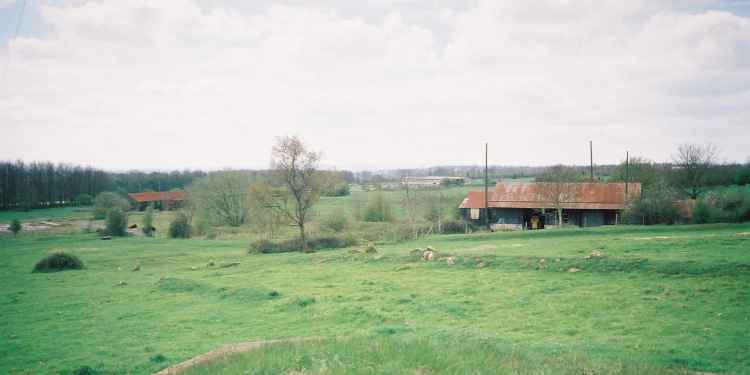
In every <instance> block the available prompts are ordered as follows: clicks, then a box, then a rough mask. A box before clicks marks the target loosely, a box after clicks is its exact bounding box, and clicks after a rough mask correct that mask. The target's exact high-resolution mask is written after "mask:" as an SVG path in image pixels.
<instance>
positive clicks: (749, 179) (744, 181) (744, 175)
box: [734, 165, 750, 185]
mask: <svg viewBox="0 0 750 375" xmlns="http://www.w3.org/2000/svg"><path fill="white" fill-rule="evenodd" d="M734 183H735V184H737V185H750V165H745V166H743V167H742V168H741V169H740V170H739V171H737V174H736V175H735V176H734Z"/></svg>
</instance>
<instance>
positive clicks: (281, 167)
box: [270, 136, 324, 252]
mask: <svg viewBox="0 0 750 375" xmlns="http://www.w3.org/2000/svg"><path fill="white" fill-rule="evenodd" d="M320 156H321V154H320V152H315V151H312V150H310V149H309V148H308V147H307V145H305V143H304V142H303V141H302V140H301V139H300V138H299V137H296V136H286V137H282V138H279V139H278V140H277V141H276V145H274V146H273V149H272V151H271V168H272V178H273V181H274V183H275V184H276V185H277V186H279V187H280V189H278V190H277V191H276V192H275V193H274V194H273V195H272V198H273V200H274V201H275V203H274V204H271V205H270V206H271V207H273V208H275V209H277V210H279V212H281V213H283V214H284V216H286V217H287V218H288V219H289V220H291V221H292V223H294V225H296V226H297V227H298V228H299V234H300V239H301V241H302V251H304V252H309V251H310V249H309V247H308V246H307V235H306V233H305V224H306V223H307V221H308V219H309V218H310V208H312V206H313V205H314V204H315V203H316V202H318V200H319V199H320V191H321V188H322V186H323V183H324V182H323V178H321V176H320V173H319V171H318V163H319V162H320Z"/></svg>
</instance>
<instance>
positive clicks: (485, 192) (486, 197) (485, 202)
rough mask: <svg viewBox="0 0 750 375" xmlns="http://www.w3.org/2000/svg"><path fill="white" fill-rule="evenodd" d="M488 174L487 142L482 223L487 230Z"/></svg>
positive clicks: (488, 225)
mask: <svg viewBox="0 0 750 375" xmlns="http://www.w3.org/2000/svg"><path fill="white" fill-rule="evenodd" d="M488 184H489V176H488V162H487V142H485V143H484V224H485V225H486V226H487V230H489V229H490V209H489V208H490V205H489V197H488V194H489V192H488V187H487V185H488Z"/></svg>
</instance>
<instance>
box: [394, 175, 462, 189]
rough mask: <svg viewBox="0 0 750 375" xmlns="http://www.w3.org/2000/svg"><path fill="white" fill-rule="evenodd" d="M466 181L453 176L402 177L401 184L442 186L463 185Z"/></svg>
mask: <svg viewBox="0 0 750 375" xmlns="http://www.w3.org/2000/svg"><path fill="white" fill-rule="evenodd" d="M464 183H466V180H465V179H464V178H463V177H452V176H425V177H409V176H406V177H402V178H401V184H402V185H409V186H423V187H429V186H440V185H463V184H464Z"/></svg>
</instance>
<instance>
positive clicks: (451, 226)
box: [441, 219, 470, 234]
mask: <svg viewBox="0 0 750 375" xmlns="http://www.w3.org/2000/svg"><path fill="white" fill-rule="evenodd" d="M441 227H442V228H441V229H442V230H443V233H445V234H459V233H466V231H467V230H468V229H469V228H470V224H469V222H468V221H466V220H461V219H450V220H445V221H443V222H442V223H441Z"/></svg>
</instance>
